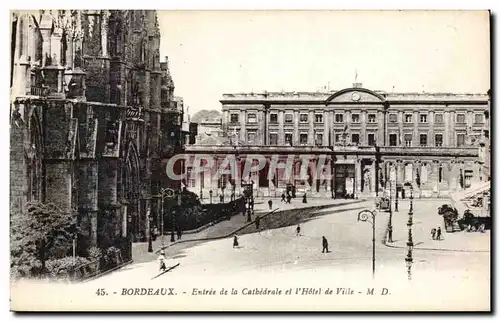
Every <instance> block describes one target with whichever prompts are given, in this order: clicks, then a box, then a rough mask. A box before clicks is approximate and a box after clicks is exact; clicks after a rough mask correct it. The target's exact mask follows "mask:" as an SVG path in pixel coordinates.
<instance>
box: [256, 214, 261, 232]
mask: <svg viewBox="0 0 500 321" xmlns="http://www.w3.org/2000/svg"><path fill="white" fill-rule="evenodd" d="M255 228H256V229H257V230H259V229H260V216H259V215H257V216H256V217H255Z"/></svg>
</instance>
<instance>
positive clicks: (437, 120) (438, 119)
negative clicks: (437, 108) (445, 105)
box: [434, 114, 443, 124]
mask: <svg viewBox="0 0 500 321" xmlns="http://www.w3.org/2000/svg"><path fill="white" fill-rule="evenodd" d="M434 123H436V124H442V123H443V114H435V115H434Z"/></svg>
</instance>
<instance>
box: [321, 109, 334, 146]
mask: <svg viewBox="0 0 500 321" xmlns="http://www.w3.org/2000/svg"><path fill="white" fill-rule="evenodd" d="M329 114H330V113H329V112H328V111H327V110H324V112H323V128H324V129H323V146H328V144H329V135H330V121H332V120H330V117H328V116H329Z"/></svg>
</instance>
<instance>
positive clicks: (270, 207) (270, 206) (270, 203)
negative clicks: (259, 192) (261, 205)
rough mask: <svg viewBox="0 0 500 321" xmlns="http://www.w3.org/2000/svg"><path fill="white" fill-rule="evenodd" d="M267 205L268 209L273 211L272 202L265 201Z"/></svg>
mask: <svg viewBox="0 0 500 321" xmlns="http://www.w3.org/2000/svg"><path fill="white" fill-rule="evenodd" d="M267 204H268V205H269V209H270V210H272V209H273V200H269V201H267Z"/></svg>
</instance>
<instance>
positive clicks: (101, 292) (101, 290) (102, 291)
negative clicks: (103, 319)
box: [95, 289, 107, 295]
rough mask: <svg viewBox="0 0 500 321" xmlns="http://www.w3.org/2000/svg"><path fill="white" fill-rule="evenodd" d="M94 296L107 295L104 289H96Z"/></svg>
mask: <svg viewBox="0 0 500 321" xmlns="http://www.w3.org/2000/svg"><path fill="white" fill-rule="evenodd" d="M95 294H97V295H106V294H107V293H106V290H104V289H97V291H96V293H95Z"/></svg>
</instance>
